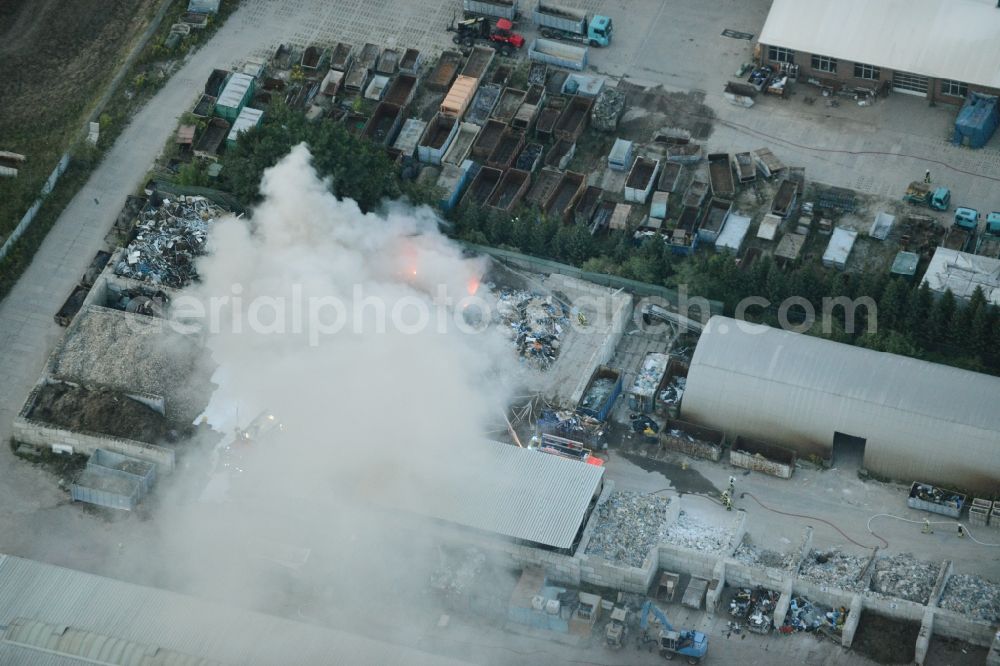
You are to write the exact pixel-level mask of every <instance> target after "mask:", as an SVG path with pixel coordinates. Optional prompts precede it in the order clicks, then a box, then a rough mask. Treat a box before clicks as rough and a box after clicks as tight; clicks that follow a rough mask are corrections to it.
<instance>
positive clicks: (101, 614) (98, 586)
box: [0, 461, 572, 666]
mask: <svg viewBox="0 0 1000 666" xmlns="http://www.w3.org/2000/svg"><path fill="white" fill-rule="evenodd" d="M567 462H572V461H567ZM18 618H24V619H26V620H31V621H34V622H28V623H26V622H25V621H21V622H15V620H17V619H18ZM53 626H55V627H58V628H59V629H63V628H64V627H65V634H70V635H69V636H55V635H53V632H52V631H51V629H52V628H53ZM0 627H4V630H3V631H0V664H2V665H3V666H6V665H7V664H10V665H11V666H13V665H14V664H51V665H52V666H78V665H80V666H82V665H84V664H89V665H93V664H108V663H158V664H160V663H162V664H176V665H184V666H193V665H194V664H199V665H203V664H206V663H209V662H221V663H225V664H262V665H263V664H328V663H345V664H403V663H405V664H426V665H428V666H430V665H431V664H442V663H446V664H458V663H462V662H458V661H454V660H451V659H448V658H446V657H442V656H439V655H431V654H427V653H424V652H418V651H417V650H414V649H410V648H406V647H402V646H398V645H394V644H391V643H388V642H379V641H375V640H371V639H368V638H363V637H361V636H355V635H353V634H348V633H345V632H341V631H335V630H331V629H324V628H321V627H317V626H314V625H311V624H303V623H299V622H292V621H290V620H286V619H283V618H280V617H273V616H269V615H264V614H262V613H254V612H251V611H246V610H242V609H240V608H233V607H227V606H222V605H220V604H214V603H209V602H206V601H201V600H199V599H195V598H194V597H188V596H184V595H180V594H175V593H173V592H167V591H165V590H159V589H155V588H151V587H142V586H140V585H133V584H132V583H125V582H122V581H118V580H114V579H111V578H104V577H101V576H95V575H93V574H88V573H82V572H79V571H73V570H71V569H64V568H62V567H57V566H53V565H50V564H43V563H41V562H34V561H32V560H25V559H21V558H19V557H13V556H9V555H0ZM60 638H62V639H65V638H79V639H81V640H80V641H75V640H74V641H71V640H59V639H60ZM107 639H111V643H113V644H114V645H116V646H117V647H118V648H119V649H121V650H125V649H126V648H128V649H130V650H131V651H130V652H124V651H122V652H118V653H117V656H116V658H115V659H111V658H107V656H108V655H106V654H104V653H102V652H101V650H102V648H103V647H105V646H107V645H109V643H108V642H107ZM137 643H138V644H142V645H147V646H149V648H150V650H151V651H155V652H146V653H143V654H139V653H137V652H135V648H136V645H135V644H137ZM167 651H169V653H168V652H167ZM112 656H114V655H112ZM128 656H137V657H139V658H142V661H141V662H140V660H139V659H135V660H133V661H127V662H126V661H119V660H121V659H122V658H124V657H128Z"/></svg>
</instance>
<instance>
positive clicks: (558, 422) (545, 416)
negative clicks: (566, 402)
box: [537, 409, 604, 448]
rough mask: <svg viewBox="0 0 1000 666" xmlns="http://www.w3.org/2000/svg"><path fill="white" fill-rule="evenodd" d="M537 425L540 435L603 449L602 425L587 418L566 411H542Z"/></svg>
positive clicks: (595, 420)
mask: <svg viewBox="0 0 1000 666" xmlns="http://www.w3.org/2000/svg"><path fill="white" fill-rule="evenodd" d="M537 425H538V430H539V432H541V433H545V434H548V435H559V436H560V437H565V438H567V439H572V440H573V441H576V442H582V443H584V444H588V445H590V446H595V447H600V448H604V446H603V442H604V424H603V423H601V422H600V421H598V420H597V419H594V418H591V417H589V416H584V415H583V414H578V413H577V412H571V411H568V410H561V411H556V410H551V409H543V410H542V413H541V415H540V416H539V417H538V424H537Z"/></svg>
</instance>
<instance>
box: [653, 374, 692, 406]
mask: <svg viewBox="0 0 1000 666" xmlns="http://www.w3.org/2000/svg"><path fill="white" fill-rule="evenodd" d="M686 386H687V377H681V376H677V377H672V378H671V379H670V383H669V384H667V385H666V386H664V387H663V390H662V391H660V395H658V396H656V397H657V399H658V400H659V401H660V403H661V404H664V405H670V406H673V405H678V404H680V402H681V398H683V397H684V389H685V387H686Z"/></svg>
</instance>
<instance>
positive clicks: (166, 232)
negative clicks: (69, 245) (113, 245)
mask: <svg viewBox="0 0 1000 666" xmlns="http://www.w3.org/2000/svg"><path fill="white" fill-rule="evenodd" d="M225 213H226V211H225V210H224V209H222V208H220V207H219V206H216V205H215V204H213V203H212V202H211V201H209V200H208V199H205V198H204V197H185V196H180V197H177V198H176V199H164V200H163V203H161V204H160V205H159V206H148V207H147V208H146V209H145V210H143V211H142V212H141V213H140V214H139V219H138V220H137V221H136V225H135V232H134V233H135V239H134V240H133V241H132V242H131V243H129V245H128V247H127V248H125V252H124V253H123V254H122V258H121V260H120V261H119V262H118V265H117V266H115V273H116V274H118V275H120V276H122V277H127V278H132V279H135V280H143V281H145V282H150V283H152V284H156V285H165V286H168V287H173V288H175V289H178V288H180V287H184V286H186V285H188V284H190V283H191V282H192V281H194V280H195V279H196V278H197V277H198V274H197V272H196V271H195V267H194V261H195V257H197V256H198V255H201V254H204V253H205V242H206V241H207V239H208V230H209V228H210V227H211V226H212V223H213V222H215V220H216V219H218V218H219V217H221V216H222V215H224V214H225Z"/></svg>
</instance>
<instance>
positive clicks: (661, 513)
mask: <svg viewBox="0 0 1000 666" xmlns="http://www.w3.org/2000/svg"><path fill="white" fill-rule="evenodd" d="M670 501H671V500H670V499H668V498H666V497H659V496H657V495H642V494H640V493H635V492H629V491H615V492H613V493H611V495H610V496H608V499H607V501H605V502H604V503H603V504H601V505H600V506H599V507H597V510H596V511H595V512H594V516H595V520H596V522H595V525H594V529H593V531H592V532H591V534H590V541H589V542H588V543H587V550H586V553H587V555H597V556H600V557H603V558H604V559H607V560H611V561H613V562H620V563H622V564H627V565H629V566H633V567H640V566H642V563H643V561H644V560H645V559H646V556H647V555H649V551H650V549H652V547H653V546H654V545H656V544H658V543H660V542H661V541H664V540H665V539H664V537H665V536H666V532H667V525H666V524H665V523H666V520H667V507H668V506H669V505H670Z"/></svg>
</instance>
